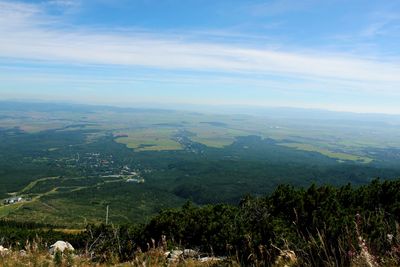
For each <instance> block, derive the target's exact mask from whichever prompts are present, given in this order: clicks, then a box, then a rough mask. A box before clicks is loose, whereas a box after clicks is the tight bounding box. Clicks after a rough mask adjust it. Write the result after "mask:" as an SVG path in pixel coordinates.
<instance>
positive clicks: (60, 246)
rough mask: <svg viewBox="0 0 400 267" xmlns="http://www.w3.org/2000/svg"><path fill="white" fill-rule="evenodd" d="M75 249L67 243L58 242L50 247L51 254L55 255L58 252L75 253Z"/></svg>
mask: <svg viewBox="0 0 400 267" xmlns="http://www.w3.org/2000/svg"><path fill="white" fill-rule="evenodd" d="M74 250H75V249H74V247H73V246H72V245H71V244H70V243H68V242H65V241H57V242H56V243H54V244H53V245H51V246H50V253H51V254H54V253H56V251H60V252H64V251H74Z"/></svg>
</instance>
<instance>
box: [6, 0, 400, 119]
mask: <svg viewBox="0 0 400 267" xmlns="http://www.w3.org/2000/svg"><path fill="white" fill-rule="evenodd" d="M399 44H400V0H379V1H372V0H370V1H367V0H247V1H245V0H241V1H239V0H230V1H228V0H218V1H215V0H180V1H178V0H130V1H128V0H75V1H74V0H39V1H28V0H26V1H22V0H20V1H18V0H15V1H11V0H0V100H9V99H19V100H46V101H68V102H77V103H90V104H110V105H124V106H135V105H139V104H140V105H143V104H148V105H154V106H162V105H170V106H171V105H172V106H179V105H188V104H194V105H207V106H215V107H221V106H224V105H226V106H251V107H302V108H317V109H328V110H339V111H352V112H361V113H393V114H400V45H399Z"/></svg>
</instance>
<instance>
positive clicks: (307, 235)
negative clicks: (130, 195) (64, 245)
mask: <svg viewBox="0 0 400 267" xmlns="http://www.w3.org/2000/svg"><path fill="white" fill-rule="evenodd" d="M399 203H400V181H384V182H381V181H379V180H374V181H373V182H371V183H370V184H368V185H366V186H361V187H357V188H354V187H352V186H350V185H346V186H343V187H339V188H335V187H331V186H321V187H317V186H311V187H309V188H308V189H295V188H294V187H292V186H288V185H282V186H280V187H278V188H277V189H276V190H275V191H274V192H273V193H272V194H270V195H268V196H264V197H251V196H248V197H245V198H243V199H242V201H241V202H240V204H239V205H237V206H236V205H227V204H215V205H206V206H195V205H193V204H191V203H190V202H188V203H186V204H185V205H184V206H183V207H182V208H180V209H172V210H164V211H162V212H160V213H159V214H158V215H157V216H155V217H154V218H153V219H152V220H151V221H150V222H149V223H147V224H130V225H88V226H87V227H86V229H85V230H83V231H82V232H80V233H73V234H72V233H70V232H68V231H65V232H63V231H55V230H51V229H52V227H51V226H48V225H36V224H21V223H16V222H12V221H3V222H1V224H0V236H1V237H2V239H1V245H3V246H5V247H12V248H14V249H15V250H18V249H24V248H25V247H26V246H27V244H32V243H35V244H36V245H35V246H36V247H38V248H39V250H40V248H41V249H42V250H45V249H46V247H47V246H48V245H49V244H51V243H52V242H55V241H56V240H60V239H63V240H68V241H69V242H70V243H72V244H73V246H74V247H75V248H76V249H77V250H78V254H79V255H81V256H79V257H81V258H82V259H85V260H88V262H89V263H109V264H119V263H123V262H128V263H129V262H130V264H133V265H134V264H135V263H134V262H135V261H138V260H139V257H140V258H141V259H143V257H144V259H147V260H150V259H152V260H154V261H155V260H157V262H158V263H159V264H161V263H166V262H167V259H165V258H164V257H163V252H164V251H166V250H171V249H174V248H181V249H183V248H190V249H194V250H197V251H200V252H201V253H203V254H206V255H216V256H225V257H226V259H225V260H224V261H223V262H224V263H226V264H227V265H232V264H234V263H235V264H240V265H247V266H264V265H266V266H271V265H273V264H274V263H276V261H277V260H279V259H280V258H279V257H280V256H282V254H284V253H290V255H295V260H294V261H293V262H292V263H293V264H295V265H299V266H364V265H363V264H366V265H367V266H394V265H399V264H400V226H399V223H398V222H400V204H399ZM156 255H158V256H156ZM152 257H153V258H152ZM79 259H80V258H79ZM182 260H183V259H182ZM178 262H179V261H178ZM136 263H137V262H136ZM220 264H222V261H221V262H220ZM194 266H195V265H194Z"/></svg>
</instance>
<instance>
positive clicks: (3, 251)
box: [0, 246, 9, 255]
mask: <svg viewBox="0 0 400 267" xmlns="http://www.w3.org/2000/svg"><path fill="white" fill-rule="evenodd" d="M8 252H9V250H8V248H5V247H3V246H0V254H1V255H4V254H7V253H8Z"/></svg>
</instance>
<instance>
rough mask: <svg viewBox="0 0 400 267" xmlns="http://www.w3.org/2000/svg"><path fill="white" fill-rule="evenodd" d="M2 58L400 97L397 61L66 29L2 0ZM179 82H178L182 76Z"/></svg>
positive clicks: (39, 12)
mask: <svg viewBox="0 0 400 267" xmlns="http://www.w3.org/2000/svg"><path fill="white" fill-rule="evenodd" d="M52 2H57V3H59V4H60V3H61V4H63V3H65V4H66V5H69V4H70V3H71V1H52ZM0 57H2V58H8V59H21V60H34V61H44V62H60V63H62V64H88V65H110V66H131V67H146V68H155V69H161V70H163V69H164V70H179V71H191V72H199V73H202V72H204V73H206V72H209V73H213V75H217V74H218V73H221V74H223V76H224V77H228V78H224V79H225V80H226V82H228V80H229V77H231V79H232V80H235V79H238V78H237V77H236V76H237V75H239V76H240V77H242V80H245V81H249V84H252V83H253V84H254V83H258V84H263V82H264V83H265V84H266V86H268V84H269V85H270V84H272V82H270V83H268V82H265V81H263V80H264V79H267V78H266V77H269V76H274V77H278V78H281V80H284V79H286V80H289V81H291V80H292V81H293V80H296V79H297V80H306V83H304V84H303V85H307V86H308V87H309V88H319V89H320V90H335V89H334V88H335V87H336V88H337V90H344V89H346V90H347V89H349V90H355V91H359V92H363V91H374V90H375V91H381V92H383V93H385V92H389V93H392V94H400V92H399V90H400V75H399V74H400V63H399V62H391V61H388V60H376V59H371V58H367V57H365V58H361V57H357V56H355V55H346V54H340V55H338V54H336V55H335V54H325V53H322V52H318V51H312V52H310V51H308V52H304V51H289V50H286V51H285V50H282V49H280V50H278V49H271V48H263V47H248V46H246V45H245V44H235V45H229V44H226V43H221V42H204V41H203V42H202V41H193V40H192V39H191V38H185V36H182V35H172V36H166V35H165V34H162V35H160V34H155V33H151V32H149V33H146V32H143V31H142V32H138V31H136V32H135V31H129V30H126V31H123V30H121V31H114V32H111V31H109V30H99V29H90V28H86V29H82V28H74V27H65V25H64V24H62V23H61V22H60V20H59V19H58V18H55V17H52V16H50V15H48V14H46V11H45V7H44V6H43V5H32V4H23V3H15V2H14V3H10V2H7V1H0ZM243 77H245V78H243ZM190 79H191V81H192V80H193V79H195V78H193V77H190ZM211 80H212V79H211ZM174 81H175V80H174ZM176 81H177V82H179V78H177V79H176ZM182 82H183V83H184V82H185V80H184V79H182ZM274 84H275V86H276V87H279V88H280V90H285V89H284V87H285V85H287V86H289V85H290V86H291V83H290V82H284V81H281V82H279V81H278V82H277V81H274ZM287 90H290V88H287Z"/></svg>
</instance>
